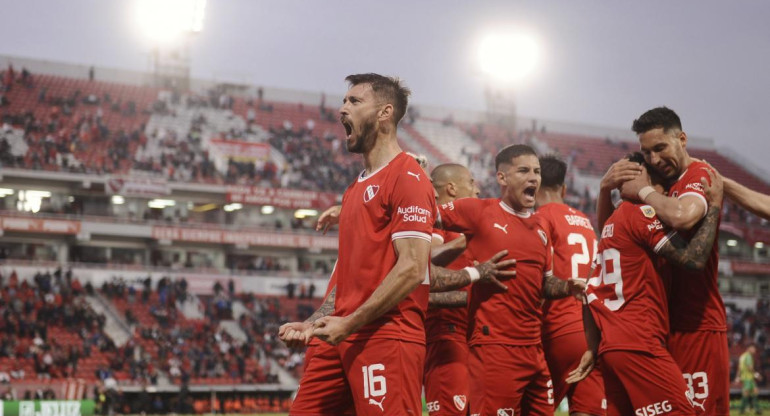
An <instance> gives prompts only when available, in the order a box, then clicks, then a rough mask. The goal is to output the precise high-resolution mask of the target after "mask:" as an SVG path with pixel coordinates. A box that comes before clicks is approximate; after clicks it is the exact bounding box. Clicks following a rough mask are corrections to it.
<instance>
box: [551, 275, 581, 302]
mask: <svg viewBox="0 0 770 416" xmlns="http://www.w3.org/2000/svg"><path fill="white" fill-rule="evenodd" d="M585 288H586V283H585V281H583V280H582V279H567V280H562V279H559V278H558V277H556V276H554V275H553V274H545V275H544V276H543V298H545V299H561V298H566V297H568V296H577V295H579V294H580V293H583V290H585Z"/></svg>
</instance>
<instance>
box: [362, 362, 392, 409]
mask: <svg viewBox="0 0 770 416" xmlns="http://www.w3.org/2000/svg"><path fill="white" fill-rule="evenodd" d="M382 371H385V366H384V365H382V364H379V363H377V364H372V365H365V366H363V367H361V372H362V373H364V399H370V401H374V400H373V399H372V397H380V396H385V395H386V394H387V393H388V384H387V382H386V381H385V376H384V375H382V374H381V373H380V372H382ZM379 403H380V405H379V406H380V407H382V401H380V402H379ZM372 404H375V403H372Z"/></svg>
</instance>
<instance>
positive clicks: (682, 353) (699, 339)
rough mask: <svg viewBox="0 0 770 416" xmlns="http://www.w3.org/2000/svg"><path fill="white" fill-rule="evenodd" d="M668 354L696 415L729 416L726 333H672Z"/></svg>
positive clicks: (728, 364)
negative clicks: (676, 367)
mask: <svg viewBox="0 0 770 416" xmlns="http://www.w3.org/2000/svg"><path fill="white" fill-rule="evenodd" d="M668 350H669V352H671V356H672V357H673V358H674V361H676V363H677V365H679V368H680V369H681V370H682V375H683V376H684V381H685V383H687V386H688V387H689V389H690V394H691V395H692V398H693V403H695V412H696V414H698V415H714V416H729V415H730V354H729V351H728V349H727V333H726V332H719V331H696V332H672V333H671V335H669V338H668Z"/></svg>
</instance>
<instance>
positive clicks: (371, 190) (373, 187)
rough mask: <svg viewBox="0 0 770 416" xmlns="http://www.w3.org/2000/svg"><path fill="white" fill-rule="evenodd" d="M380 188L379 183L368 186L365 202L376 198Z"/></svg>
mask: <svg viewBox="0 0 770 416" xmlns="http://www.w3.org/2000/svg"><path fill="white" fill-rule="evenodd" d="M379 190H380V186H379V185H369V186H367V187H366V190H365V191H364V203H367V202H369V201H371V200H372V198H374V196H375V195H377V192H378V191H379Z"/></svg>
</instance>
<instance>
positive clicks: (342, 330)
mask: <svg viewBox="0 0 770 416" xmlns="http://www.w3.org/2000/svg"><path fill="white" fill-rule="evenodd" d="M313 328H314V329H313V336H314V337H316V338H318V339H321V340H323V341H325V342H327V343H329V344H331V345H337V344H339V343H340V342H342V341H344V340H345V338H347V337H348V336H350V334H351V333H352V330H351V328H350V324H349V322H348V320H347V319H346V318H344V317H341V316H324V317H323V318H320V319H319V320H317V321H315V323H313Z"/></svg>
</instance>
